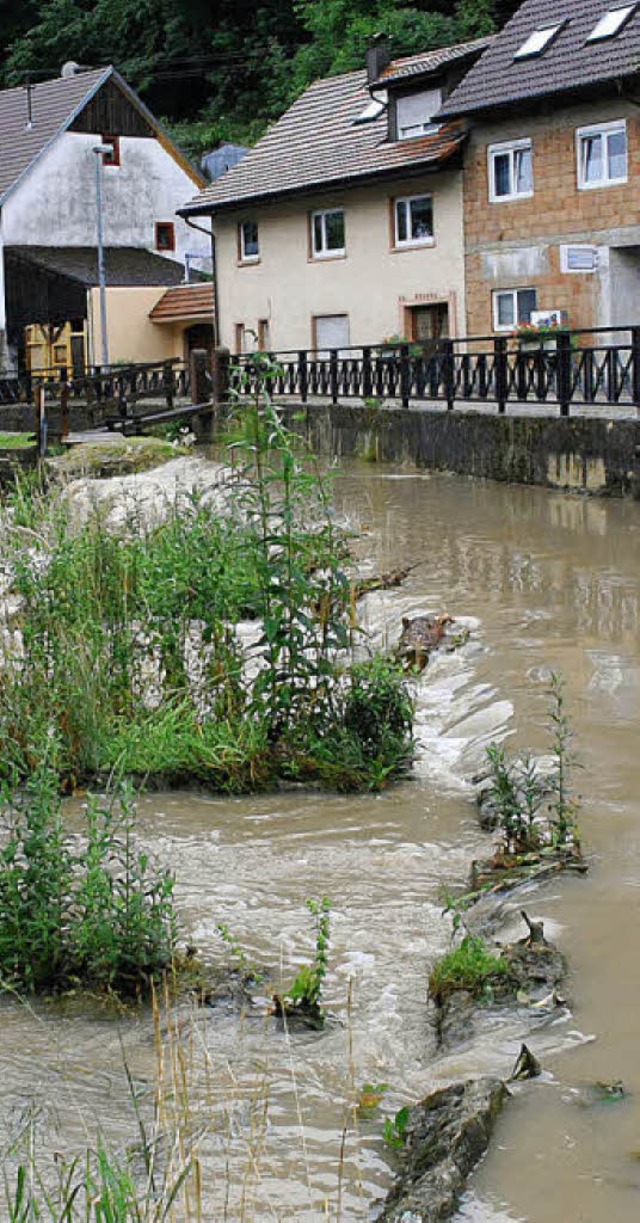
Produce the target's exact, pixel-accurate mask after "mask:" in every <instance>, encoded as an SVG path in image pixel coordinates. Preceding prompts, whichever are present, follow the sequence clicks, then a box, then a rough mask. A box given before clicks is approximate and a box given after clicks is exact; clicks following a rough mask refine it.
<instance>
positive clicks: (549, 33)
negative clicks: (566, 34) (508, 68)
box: [513, 21, 564, 59]
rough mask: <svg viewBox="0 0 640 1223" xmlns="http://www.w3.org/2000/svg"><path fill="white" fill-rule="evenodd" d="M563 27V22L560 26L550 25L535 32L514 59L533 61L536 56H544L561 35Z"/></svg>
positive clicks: (519, 49)
mask: <svg viewBox="0 0 640 1223" xmlns="http://www.w3.org/2000/svg"><path fill="white" fill-rule="evenodd" d="M563 25H564V22H563V21H561V22H559V24H558V25H548V26H545V27H544V29H542V30H534V31H533V34H530V35H529V37H528V38H527V39H526V41H525V42H523V44H522V46H521V47H519V48H518V50H517V51H516V53H515V55H514V57H513V58H514V59H531V58H532V57H533V56H534V55H542V53H543V52H544V51H546V49H547V47H548V46H549V44H550V43H551V42H552V41H553V39H554V38H555V37H556V35H557V34H559V32H560V30H561V29H562V27H563Z"/></svg>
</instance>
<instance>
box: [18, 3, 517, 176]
mask: <svg viewBox="0 0 640 1223" xmlns="http://www.w3.org/2000/svg"><path fill="white" fill-rule="evenodd" d="M516 7H517V0H457V2H456V3H450V2H449V3H448V2H447V0H415V2H414V3H412V4H409V3H406V2H405V0H261V2H260V0H258V3H252V2H251V0H22V3H21V4H19V5H18V4H16V3H15V0H0V43H1V45H2V51H3V56H2V61H3V65H4V67H3V72H2V77H3V83H4V84H5V85H14V84H21V83H23V82H25V81H26V80H27V79H28V77H29V74H30V75H31V79H32V80H34V81H37V80H38V79H43V78H45V77H51V76H55V75H57V73H58V72H59V71H60V67H61V65H62V64H63V63H64V62H65V60H70V59H71V60H77V61H78V63H80V64H83V65H85V64H86V65H92V66H98V65H101V64H107V63H114V64H115V65H116V67H118V68H119V69H120V71H121V72H122V73H123V74H124V75H125V76H126V77H127V79H128V80H129V81H131V83H132V84H133V85H134V86H135V87H136V88H137V89H138V90H140V92H141V94H142V96H143V97H144V99H145V101H146V102H147V103H148V105H149V106H150V107H151V108H152V109H153V110H154V111H155V113H156V114H158V115H162V116H164V117H165V119H166V120H167V121H168V123H169V125H170V126H171V127H172V128H173V130H174V132H175V133H176V135H177V136H178V138H179V139H180V141H181V143H182V144H183V145H184V146H185V147H186V148H187V149H188V151H189V152H191V153H192V154H194V155H195V154H198V153H199V152H201V151H202V150H204V149H205V148H212V147H214V146H215V145H217V144H218V143H219V142H220V141H221V140H238V141H242V142H247V143H251V142H253V141H254V140H256V139H257V137H258V136H259V135H260V134H261V132H262V131H263V130H264V127H265V126H266V124H267V123H268V122H270V121H272V120H273V119H275V118H277V117H278V115H280V114H281V113H282V111H283V110H284V109H285V108H286V107H287V106H288V105H289V103H290V102H291V101H292V100H293V98H295V97H296V96H297V94H298V93H300V92H301V90H302V89H303V88H304V87H305V86H306V85H307V84H309V82H310V81H312V80H313V79H314V78H316V77H318V76H323V75H328V74H330V73H334V72H344V71H348V70H349V69H351V68H357V67H360V66H361V64H362V63H363V60H364V51H365V47H366V44H367V39H368V38H369V37H370V36H371V35H372V34H374V33H376V32H378V31H380V30H384V31H386V32H387V33H388V34H390V35H391V36H392V38H393V50H394V54H396V55H403V54H410V53H411V52H413V51H415V50H423V49H425V48H428V47H440V46H445V45H446V44H448V43H451V42H456V41H458V40H460V39H467V38H475V37H478V36H480V35H482V34H486V33H489V32H490V31H491V30H493V29H495V28H496V27H497V26H499V25H501V24H502V23H503V22H504V20H505V19H506V18H507V17H508V16H509V15H510V14H511V13H512V12H513V11H514V10H515V8H516Z"/></svg>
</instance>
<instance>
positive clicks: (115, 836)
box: [0, 768, 176, 997]
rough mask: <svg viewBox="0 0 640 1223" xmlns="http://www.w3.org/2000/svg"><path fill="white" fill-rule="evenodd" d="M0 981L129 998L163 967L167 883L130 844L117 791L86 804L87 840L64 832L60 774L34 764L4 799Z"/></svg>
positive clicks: (125, 806) (127, 810)
mask: <svg viewBox="0 0 640 1223" xmlns="http://www.w3.org/2000/svg"><path fill="white" fill-rule="evenodd" d="M2 814H3V820H4V825H5V833H6V836H5V840H4V844H3V848H2V851H1V852H0V985H1V986H3V987H4V988H10V989H12V990H13V989H18V990H26V991H27V992H29V993H36V992H43V991H44V992H50V991H60V990H65V989H69V988H72V987H76V986H80V987H82V988H86V989H91V990H96V991H99V992H110V991H113V992H115V993H118V994H120V995H123V996H127V997H131V996H136V995H138V994H144V993H147V992H148V990H149V988H150V985H151V982H152V981H153V980H154V978H157V977H158V976H160V974H161V973H162V972H163V971H166V970H167V969H169V968H170V966H171V963H172V958H173V952H174V946H175V934H176V930H175V916H174V911H173V905H172V892H173V879H172V877H171V876H170V875H169V874H167V873H159V874H158V873H152V872H151V870H150V865H149V860H148V857H147V855H146V854H144V853H142V852H141V851H140V850H139V849H138V848H137V847H136V845H135V843H134V839H133V820H134V814H135V808H134V804H133V798H132V795H131V792H130V791H128V790H126V789H123V790H122V791H121V792H120V794H119V798H118V810H117V811H116V809H115V803H113V804H112V805H111V806H108V807H105V806H101V805H99V803H98V802H97V800H94V799H91V800H89V802H88V803H87V804H86V807H85V813H84V814H85V827H84V844H82V843H80V844H79V845H78V846H77V847H76V845H74V843H73V842H72V841H71V840H70V839H69V838H68V837H66V836H65V835H64V831H63V824H62V809H61V803H60V799H59V797H58V792H57V777H56V774H55V772H53V771H52V770H50V769H45V768H41V769H40V770H39V771H38V772H37V773H36V774H34V776H33V777H32V778H31V779H30V780H29V782H28V783H27V785H26V786H25V788H24V790H22V791H20V792H14V793H10V792H8V791H5V794H4V796H3V813H2Z"/></svg>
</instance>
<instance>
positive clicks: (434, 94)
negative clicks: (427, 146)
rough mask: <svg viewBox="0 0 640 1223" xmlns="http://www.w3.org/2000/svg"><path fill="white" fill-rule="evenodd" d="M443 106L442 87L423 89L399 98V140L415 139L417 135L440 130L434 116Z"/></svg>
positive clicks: (397, 106)
mask: <svg viewBox="0 0 640 1223" xmlns="http://www.w3.org/2000/svg"><path fill="white" fill-rule="evenodd" d="M441 106H442V90H441V89H422V90H421V91H420V92H419V93H411V94H406V95H405V96H404V97H400V98H398V100H397V102H396V118H397V124H398V140H413V139H414V138H415V137H416V136H428V135H429V134H430V133H431V132H434V131H438V127H439V124H438V123H435V122H434V119H433V116H434V115H436V114H437V113H438V111H439V110H440V107H441Z"/></svg>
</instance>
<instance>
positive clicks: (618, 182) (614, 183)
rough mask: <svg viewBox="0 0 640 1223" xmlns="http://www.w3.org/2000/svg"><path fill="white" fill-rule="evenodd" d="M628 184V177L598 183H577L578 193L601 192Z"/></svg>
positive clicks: (608, 179)
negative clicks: (607, 188)
mask: <svg viewBox="0 0 640 1223" xmlns="http://www.w3.org/2000/svg"><path fill="white" fill-rule="evenodd" d="M628 182H629V175H628V174H625V176H624V178H607V179H603V180H602V181H601V182H599V183H578V191H602V190H604V189H605V188H606V187H624V185H625V183H628Z"/></svg>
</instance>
